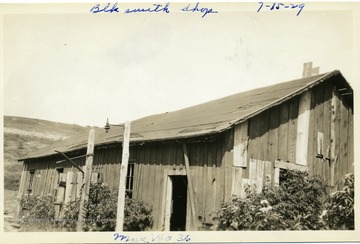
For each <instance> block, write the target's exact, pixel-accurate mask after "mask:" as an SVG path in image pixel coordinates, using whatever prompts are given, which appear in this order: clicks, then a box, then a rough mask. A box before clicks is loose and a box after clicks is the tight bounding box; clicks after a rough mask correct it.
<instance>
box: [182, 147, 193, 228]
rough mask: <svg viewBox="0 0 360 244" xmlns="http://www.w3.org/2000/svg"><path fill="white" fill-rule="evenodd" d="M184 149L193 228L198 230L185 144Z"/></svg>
mask: <svg viewBox="0 0 360 244" xmlns="http://www.w3.org/2000/svg"><path fill="white" fill-rule="evenodd" d="M183 149H184V161H185V168H186V176H187V180H188V185H189V194H190V206H191V213H192V216H193V218H192V223H193V228H194V229H195V228H196V214H195V198H194V192H193V187H192V180H191V176H190V164H189V156H188V152H187V148H186V144H185V143H183Z"/></svg>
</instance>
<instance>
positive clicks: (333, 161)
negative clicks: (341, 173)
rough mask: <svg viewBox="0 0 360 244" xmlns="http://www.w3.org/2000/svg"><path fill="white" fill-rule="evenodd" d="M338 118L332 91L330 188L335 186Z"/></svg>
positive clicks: (336, 104)
mask: <svg viewBox="0 0 360 244" xmlns="http://www.w3.org/2000/svg"><path fill="white" fill-rule="evenodd" d="M337 116H338V101H337V97H336V94H335V92H334V91H333V93H332V97H331V122H330V142H331V143H330V186H332V187H334V186H335V180H336V179H335V177H336V176H335V164H336V161H337V160H336V158H337V151H336V144H337V143H338V142H337V140H336V139H337V136H336V127H337V126H336V124H337V120H338V118H337Z"/></svg>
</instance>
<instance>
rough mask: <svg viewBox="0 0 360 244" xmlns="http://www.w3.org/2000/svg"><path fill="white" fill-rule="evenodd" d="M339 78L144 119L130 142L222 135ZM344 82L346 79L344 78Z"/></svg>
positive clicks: (117, 132)
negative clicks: (256, 116) (281, 104)
mask: <svg viewBox="0 0 360 244" xmlns="http://www.w3.org/2000/svg"><path fill="white" fill-rule="evenodd" d="M335 75H340V76H341V77H342V75H341V73H340V71H338V70H335V71H332V72H329V73H325V74H320V75H316V76H312V77H307V78H302V79H297V80H292V81H288V82H284V83H279V84H275V85H272V86H267V87H262V88H258V89H254V90H250V91H246V92H241V93H237V94H234V95H231V96H227V97H224V98H220V99H217V100H213V101H210V102H206V103H203V104H199V105H195V106H192V107H188V108H185V109H181V110H177V111H173V112H166V113H162V114H156V115H151V116H148V117H144V118H141V119H138V120H135V121H132V122H131V137H130V141H131V142H136V141H138V142H141V141H155V140H167V139H180V138H189V137H194V136H201V135H206V134H213V133H219V132H222V131H225V130H227V129H229V128H230V127H232V126H234V125H235V124H238V123H241V122H243V121H245V120H247V119H249V118H250V117H252V116H255V115H256V114H258V113H261V112H262V111H264V110H266V109H268V108H270V107H273V106H275V105H277V104H280V103H282V102H284V101H286V100H288V99H290V98H292V97H294V96H296V95H298V94H300V93H302V92H304V91H306V90H308V89H310V88H311V87H313V86H315V85H317V84H319V83H321V82H323V81H326V80H328V79H329V78H330V77H333V76H335ZM342 79H343V80H345V79H344V78H343V77H342ZM345 82H346V81H345ZM122 133H123V129H122V128H120V127H113V128H112V129H111V130H109V132H108V133H105V130H104V129H96V136H95V144H96V145H102V144H112V143H118V142H121V141H122ZM87 137H88V135H87V134H84V135H80V136H76V137H72V138H68V139H66V140H63V141H59V142H56V143H54V144H52V145H51V146H49V147H45V148H42V149H40V150H38V151H36V152H34V153H32V154H30V155H28V156H27V157H26V158H24V159H30V158H38V157H43V156H48V155H51V154H55V151H54V150H58V151H62V152H70V151H75V150H79V149H82V148H86V145H87ZM24 159H21V160H24Z"/></svg>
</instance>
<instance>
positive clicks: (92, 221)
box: [62, 183, 152, 231]
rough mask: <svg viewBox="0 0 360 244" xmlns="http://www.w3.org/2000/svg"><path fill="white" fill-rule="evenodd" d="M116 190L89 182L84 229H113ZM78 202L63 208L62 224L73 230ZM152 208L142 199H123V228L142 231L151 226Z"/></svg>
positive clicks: (116, 198)
mask: <svg viewBox="0 0 360 244" xmlns="http://www.w3.org/2000/svg"><path fill="white" fill-rule="evenodd" d="M117 196H118V195H117V191H114V193H112V192H111V191H110V189H109V187H108V186H107V185H105V184H101V183H97V184H91V187H90V192H89V201H88V202H86V203H85V204H84V208H85V210H86V216H85V223H84V225H83V229H84V230H85V231H114V230H115V225H116V212H117V211H116V210H117V200H118V197H117ZM79 205H80V203H79V202H71V203H70V204H68V205H67V206H65V208H64V219H63V221H62V226H64V227H66V228H67V229H68V230H75V228H76V220H77V217H78V213H79ZM151 213H152V210H151V208H150V207H149V205H147V204H145V203H144V202H142V201H137V200H133V199H129V198H126V199H125V213H124V214H125V216H124V218H125V219H124V230H126V231H143V230H147V229H149V228H150V227H151V226H152V216H151Z"/></svg>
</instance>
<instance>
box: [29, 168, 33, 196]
mask: <svg viewBox="0 0 360 244" xmlns="http://www.w3.org/2000/svg"><path fill="white" fill-rule="evenodd" d="M29 172H30V179H29V185H28V192H29V194H30V193H31V192H32V187H33V182H34V175H35V169H30V171H29Z"/></svg>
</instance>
